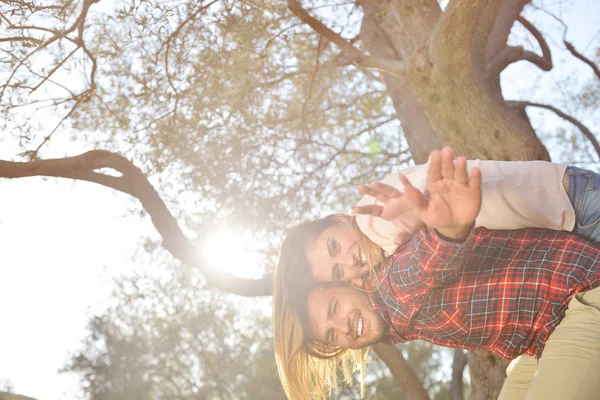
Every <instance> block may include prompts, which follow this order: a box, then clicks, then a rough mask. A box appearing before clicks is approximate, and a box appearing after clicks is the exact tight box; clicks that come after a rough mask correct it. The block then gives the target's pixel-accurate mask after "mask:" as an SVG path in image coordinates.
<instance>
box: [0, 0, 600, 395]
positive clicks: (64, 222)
mask: <svg viewBox="0 0 600 400" xmlns="http://www.w3.org/2000/svg"><path fill="white" fill-rule="evenodd" d="M557 3H560V2H557ZM573 3H576V4H575V5H574V6H573V11H572V12H571V13H568V14H567V13H563V14H562V16H563V18H564V19H565V20H566V22H567V23H568V24H569V34H568V39H569V40H571V41H573V42H574V44H575V45H576V46H577V48H578V49H579V50H580V51H583V50H584V49H585V48H586V46H588V44H589V42H590V40H591V39H592V37H593V36H594V35H595V34H596V33H597V30H598V29H600V2H597V1H594V0H588V1H579V2H573ZM559 8H560V7H558V8H557V10H556V12H557V13H559V12H561V10H560V9H559ZM568 8H569V7H568V6H565V10H563V11H565V12H566V11H569V10H568ZM541 27H542V28H544V27H543V26H541ZM557 37H559V38H560V36H557ZM599 43H600V40H599V38H598V37H596V41H595V46H596V47H597V46H598V44H599ZM593 49H594V45H591V46H589V48H588V49H587V52H586V53H585V54H586V55H588V56H591V55H592V50H593ZM555 61H559V60H556V59H555ZM585 68H586V67H584V66H582V67H581V71H583V72H582V73H584V74H588V75H589V76H590V77H591V76H592V75H591V73H589V72H586V71H585ZM524 71H525V72H524ZM527 71H533V72H534V73H535V74H536V75H538V71H537V70H536V69H535V68H530V67H529V66H528V65H527V64H526V63H523V62H521V63H519V67H518V68H517V67H512V68H511V70H509V71H508V72H507V74H506V75H505V76H504V78H505V83H507V82H506V81H507V80H508V81H511V80H513V81H517V80H523V79H525V78H524V77H525V76H527V73H528V72H527ZM559 78H560V76H558V75H556V73H555V72H551V73H550V74H548V75H547V76H545V77H544V79H547V80H549V82H550V83H549V84H547V85H546V84H545V86H546V87H552V81H554V82H556V81H557V80H558V79H559ZM505 86H506V89H505V90H506V92H505V93H506V94H507V95H508V96H507V97H510V98H515V97H517V96H519V94H521V95H523V96H524V97H530V96H529V95H530V94H532V95H534V96H536V97H538V100H540V99H544V98H545V97H547V95H546V94H545V93H544V91H538V92H533V91H531V90H530V91H525V92H523V90H521V89H518V86H512V85H511V84H510V82H508V84H506V85H505ZM555 121H557V120H555V119H553V118H551V117H548V124H553V123H554V122H555ZM597 126H598V125H591V126H590V127H591V128H592V129H593V130H594V129H596V128H597ZM596 132H598V131H597V129H596ZM65 136H66V135H65ZM0 146H3V145H2V144H0ZM52 149H60V153H55V154H52V153H51V152H47V153H45V155H46V156H62V155H64V154H69V155H75V154H79V153H80V152H81V150H82V149H79V148H75V147H74V146H73V145H72V144H70V142H68V141H66V139H64V140H63V139H61V138H60V137H58V138H57V139H53V143H52ZM14 154H15V153H14V151H13V149H10V148H8V147H7V146H6V145H4V147H0V158H1V159H10V158H12V157H13V156H14ZM131 206H132V202H131V201H130V200H129V199H128V198H127V196H125V195H121V194H117V193H115V192H113V191H111V190H109V189H107V188H104V187H100V186H97V185H93V184H89V183H73V182H72V181H66V180H56V179H42V178H28V179H23V180H15V181H9V180H0V321H2V328H1V329H0V382H2V380H3V379H8V380H10V381H11V382H12V383H13V385H14V389H15V392H17V393H21V394H24V395H27V396H33V397H36V398H38V399H39V400H58V399H60V400H68V399H73V398H75V396H76V392H77V380H76V377H68V376H62V375H60V374H58V373H57V371H58V370H59V369H60V368H61V367H62V366H63V365H64V363H65V361H66V360H67V359H68V355H69V353H72V352H74V351H76V350H77V349H78V347H79V344H80V342H81V340H82V339H83V338H84V337H85V336H86V331H85V326H86V323H87V321H88V319H89V316H90V315H92V313H93V312H94V311H95V310H96V311H97V310H101V309H102V308H103V306H104V304H105V301H106V298H107V296H108V294H109V292H110V290H111V288H112V286H111V284H110V280H111V278H112V277H114V276H118V275H119V274H120V273H123V272H126V271H131V270H132V269H134V268H135V265H134V263H133V262H132V261H130V260H131V257H132V255H133V254H134V253H135V251H136V250H137V249H138V246H139V243H140V239H141V238H144V237H146V236H148V235H150V234H154V233H153V232H154V230H153V227H152V225H151V224H150V222H149V221H148V220H143V221H142V220H140V219H139V218H138V217H136V216H132V215H131V214H129V213H128V210H129V209H130V208H131ZM213 246H216V245H214V244H213ZM0 389H2V388H0Z"/></svg>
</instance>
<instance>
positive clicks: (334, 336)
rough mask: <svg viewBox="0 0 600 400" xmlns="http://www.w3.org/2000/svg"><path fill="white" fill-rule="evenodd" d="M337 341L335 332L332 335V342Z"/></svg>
mask: <svg viewBox="0 0 600 400" xmlns="http://www.w3.org/2000/svg"><path fill="white" fill-rule="evenodd" d="M336 341H337V335H336V334H335V333H334V334H333V335H331V343H332V344H335V342H336Z"/></svg>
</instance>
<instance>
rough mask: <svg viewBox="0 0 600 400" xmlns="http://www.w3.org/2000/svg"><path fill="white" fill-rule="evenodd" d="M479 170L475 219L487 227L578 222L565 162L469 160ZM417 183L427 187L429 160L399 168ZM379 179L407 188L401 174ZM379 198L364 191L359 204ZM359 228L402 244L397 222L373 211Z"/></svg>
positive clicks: (388, 247)
mask: <svg viewBox="0 0 600 400" xmlns="http://www.w3.org/2000/svg"><path fill="white" fill-rule="evenodd" d="M467 166H468V169H469V171H470V170H471V169H472V168H473V167H478V168H479V169H480V170H481V179H482V203H481V211H480V212H479V216H478V217H477V219H476V221H475V224H476V225H477V226H485V227H486V228H489V229H521V228H548V229H554V230H565V231H571V230H573V227H574V226H575V211H574V210H573V206H572V205H571V202H570V200H569V197H568V195H567V193H566V191H565V189H564V187H563V183H562V178H563V175H564V174H565V170H566V168H567V165H566V164H553V163H550V162H546V161H483V160H474V161H468V162H467ZM401 172H402V174H404V175H405V176H406V177H407V178H408V180H409V181H410V182H411V183H412V184H413V186H415V187H416V188H417V189H419V190H421V191H424V190H425V184H426V180H427V164H424V165H415V166H413V167H410V168H407V169H405V170H403V171H401ZM381 182H383V183H385V184H388V185H390V186H393V187H395V188H397V189H398V190H400V191H403V190H404V185H402V183H401V182H400V179H399V178H398V174H392V175H388V176H386V177H385V178H384V179H382V180H381ZM375 203H378V202H377V200H376V199H375V198H373V197H372V196H364V197H363V198H362V199H361V200H360V201H359V202H358V203H357V205H358V206H363V205H368V204H375ZM356 220H357V223H358V227H359V228H360V230H361V231H362V232H363V233H364V234H366V235H367V236H368V237H369V238H370V239H371V240H372V241H374V242H375V243H377V244H378V245H379V246H381V248H383V249H384V250H385V251H386V253H388V254H392V253H393V252H394V251H395V250H396V248H397V247H398V246H397V245H396V244H395V243H394V238H395V237H396V235H397V234H398V233H399V232H400V228H398V227H397V226H396V225H394V224H393V223H391V222H389V221H386V220H384V219H382V218H378V217H372V216H370V215H357V216H356Z"/></svg>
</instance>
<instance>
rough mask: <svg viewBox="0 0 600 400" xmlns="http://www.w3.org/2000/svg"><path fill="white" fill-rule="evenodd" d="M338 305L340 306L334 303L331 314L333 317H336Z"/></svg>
mask: <svg viewBox="0 0 600 400" xmlns="http://www.w3.org/2000/svg"><path fill="white" fill-rule="evenodd" d="M339 304H340V303H338V302H337V301H336V302H335V304H334V305H333V312H332V314H333V316H334V317H335V316H336V314H337V312H338V308H339Z"/></svg>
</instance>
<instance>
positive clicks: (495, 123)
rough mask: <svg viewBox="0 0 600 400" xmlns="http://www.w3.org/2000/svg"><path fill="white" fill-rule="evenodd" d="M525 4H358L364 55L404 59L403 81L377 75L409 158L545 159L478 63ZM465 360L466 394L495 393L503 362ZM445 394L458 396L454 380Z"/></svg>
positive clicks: (522, 118) (498, 44) (497, 46)
mask: <svg viewBox="0 0 600 400" xmlns="http://www.w3.org/2000/svg"><path fill="white" fill-rule="evenodd" d="M526 3H527V1H525V0H510V4H509V7H508V8H507V9H500V6H501V5H502V2H501V1H500V0H474V1H471V0H455V1H451V2H450V3H449V5H448V7H447V8H446V10H445V11H444V12H443V13H442V12H441V10H440V9H439V5H438V3H437V2H436V1H433V0H431V1H430V0H421V1H418V2H408V1H402V0H394V1H370V0H363V1H361V2H360V4H361V5H362V7H363V9H364V12H365V14H364V19H363V26H362V31H361V35H362V36H363V41H364V43H365V47H366V48H367V50H368V51H369V53H370V54H371V55H373V56H377V57H383V58H388V59H395V60H399V61H405V62H407V65H408V66H407V71H406V75H405V77H404V79H400V78H398V77H395V76H391V75H385V77H384V78H385V83H386V85H387V87H388V90H389V91H390V95H391V97H392V99H393V101H394V106H395V107H396V112H397V115H398V117H399V118H400V120H401V122H402V126H403V128H404V133H405V136H406V140H407V142H408V144H409V148H410V150H411V153H412V155H413V158H414V160H415V162H417V163H419V162H424V161H425V160H426V159H427V155H428V153H429V152H430V151H431V150H434V149H439V148H441V147H442V146H452V147H453V148H454V149H455V151H456V152H457V153H458V154H461V155H464V156H466V157H468V158H471V159H475V158H480V159H494V160H535V159H541V160H549V155H548V152H547V150H546V148H545V147H544V146H543V144H542V143H541V141H540V140H539V138H538V137H537V135H536V134H535V132H534V131H533V129H532V127H531V125H530V123H529V120H528V118H527V115H526V114H524V113H522V112H520V111H519V110H516V109H513V108H512V107H510V106H509V105H508V104H507V103H506V102H505V101H504V99H503V98H502V93H501V91H500V86H499V77H498V76H491V77H490V76H488V75H487V69H486V67H487V64H488V62H491V60H492V58H493V57H494V56H495V54H496V53H497V52H499V51H500V50H501V49H502V48H503V47H505V46H506V38H507V37H508V32H509V31H510V27H511V26H512V25H513V22H514V19H515V18H516V17H518V15H519V13H520V11H521V10H522V8H523V7H524V5H525V4H526ZM491 31H493V32H494V35H495V36H494V37H490V41H489V42H488V37H489V36H490V32H491ZM499 38H500V40H498V39H499ZM468 362H469V366H470V371H471V382H472V387H473V399H474V400H480V399H481V400H483V399H494V398H497V395H498V393H499V392H500V389H501V387H502V384H503V382H504V377H505V369H506V365H507V364H508V363H507V362H506V361H505V360H502V359H501V358H500V357H497V356H495V355H493V354H492V353H489V352H484V351H478V352H474V353H470V354H469V357H468ZM461 376H462V375H461ZM456 379H458V378H456ZM461 383H462V381H461ZM460 389H462V384H461V385H460ZM452 395H453V396H457V397H456V398H460V397H458V396H460V393H459V387H458V385H457V381H455V382H454V385H453V394H452ZM453 398H454V397H453Z"/></svg>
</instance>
